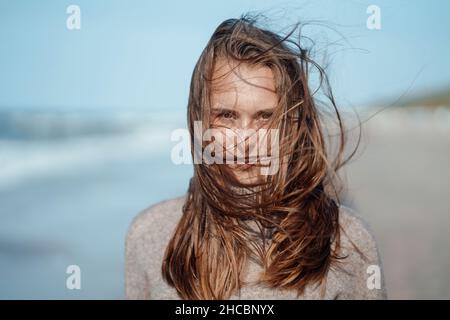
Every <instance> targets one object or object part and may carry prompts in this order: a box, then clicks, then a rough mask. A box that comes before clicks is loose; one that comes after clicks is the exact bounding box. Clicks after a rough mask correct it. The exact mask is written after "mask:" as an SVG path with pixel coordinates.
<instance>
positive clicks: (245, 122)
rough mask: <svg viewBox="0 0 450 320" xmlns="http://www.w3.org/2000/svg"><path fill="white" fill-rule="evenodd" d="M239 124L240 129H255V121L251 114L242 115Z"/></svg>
mask: <svg viewBox="0 0 450 320" xmlns="http://www.w3.org/2000/svg"><path fill="white" fill-rule="evenodd" d="M238 125H239V128H240V129H253V125H254V122H253V120H252V118H251V117H249V116H242V117H241V118H240V119H239V123H238Z"/></svg>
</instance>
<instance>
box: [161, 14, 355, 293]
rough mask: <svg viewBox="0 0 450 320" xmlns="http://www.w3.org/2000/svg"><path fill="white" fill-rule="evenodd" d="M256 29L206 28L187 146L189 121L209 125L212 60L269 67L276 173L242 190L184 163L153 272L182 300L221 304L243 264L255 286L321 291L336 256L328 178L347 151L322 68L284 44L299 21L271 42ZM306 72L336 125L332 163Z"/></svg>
mask: <svg viewBox="0 0 450 320" xmlns="http://www.w3.org/2000/svg"><path fill="white" fill-rule="evenodd" d="M256 22H257V19H256V18H255V17H250V16H248V15H243V16H241V17H240V18H238V19H228V20H226V21H224V22H222V23H221V24H220V25H219V26H218V27H217V29H216V30H215V31H214V33H213V35H212V37H211V38H210V40H209V42H208V43H207V45H206V47H205V49H204V50H203V52H202V53H201V56H200V58H199V60H198V61H197V63H196V65H195V68H194V71H193V74H192V79H191V86H190V93H189V101H188V127H189V130H190V133H191V146H194V144H195V139H196V136H195V135H194V122H195V121H202V123H203V124H204V127H203V130H205V129H206V128H207V127H209V126H211V121H210V120H211V119H210V114H211V100H210V96H211V93H212V90H213V81H214V80H216V79H213V71H214V66H215V64H216V63H217V60H218V59H227V60H228V61H231V62H237V64H238V65H239V64H242V63H244V64H249V65H251V66H264V67H269V68H270V69H271V70H272V72H273V75H274V81H275V87H276V93H277V97H278V106H277V108H276V111H275V113H274V114H273V116H272V119H271V126H272V127H275V128H278V129H279V132H280V134H279V139H280V145H279V147H280V152H279V154H280V155H282V157H281V161H280V166H279V170H278V172H277V173H276V174H274V175H272V176H267V178H266V179H265V180H264V182H263V183H258V184H257V185H255V184H253V185H245V184H242V183H239V181H236V179H234V178H233V175H232V174H231V173H230V172H229V170H228V169H227V166H223V165H218V164H205V163H200V164H194V174H193V177H192V178H191V181H190V185H189V189H188V194H187V198H186V202H185V204H184V206H183V214H182V217H181V219H180V221H179V223H178V225H177V227H176V229H175V231H174V234H173V236H172V238H171V240H170V242H169V244H168V246H167V248H166V252H165V255H164V260H163V264H162V268H161V271H162V275H163V279H164V280H165V281H166V282H167V283H168V284H169V285H170V286H172V287H174V288H175V289H176V290H177V292H178V295H179V296H180V297H181V298H182V299H227V298H229V297H230V296H231V295H233V294H234V293H236V292H237V291H238V290H239V289H240V288H241V287H242V286H244V285H245V284H246V282H245V270H246V269H245V267H246V265H247V262H248V261H249V259H253V260H254V261H256V262H257V263H258V264H260V265H261V266H262V267H263V268H262V270H263V271H262V272H261V274H260V276H259V281H260V283H262V284H264V285H265V286H267V287H269V288H278V289H286V290H295V291H296V292H297V294H298V295H299V296H300V295H301V294H303V293H304V290H305V288H306V286H307V285H309V284H311V285H312V284H317V285H320V284H322V285H325V279H326V275H327V272H328V270H329V268H330V266H331V265H332V263H333V262H337V261H339V260H340V259H341V258H344V257H340V256H339V254H338V252H339V242H340V241H339V238H340V228H339V223H338V222H339V196H338V190H337V188H336V180H338V178H337V174H336V172H337V170H338V169H339V168H340V167H342V166H343V165H344V164H345V163H346V162H347V161H348V160H349V159H350V157H351V156H353V155H354V154H355V151H356V149H355V150H354V151H353V153H351V154H350V156H349V157H348V158H347V159H345V160H344V156H343V154H344V144H345V142H346V134H345V130H344V124H343V121H342V119H341V116H340V113H339V111H338V108H337V106H336V103H335V100H334V98H333V94H332V91H331V88H330V85H329V81H328V78H327V75H326V74H325V71H324V69H323V68H322V67H321V66H320V65H319V64H317V63H316V62H314V61H313V60H312V59H311V58H310V50H309V49H306V48H303V47H302V45H301V42H300V40H301V37H300V32H299V34H298V39H296V38H295V37H294V35H295V31H296V30H298V29H299V28H298V27H299V24H296V25H295V26H294V27H293V28H292V30H290V31H289V32H288V33H287V34H286V35H285V36H281V35H279V34H277V33H274V32H272V31H269V30H267V29H264V28H262V27H259V26H258V25H257V23H256ZM313 68H315V69H316V70H318V74H319V79H320V85H319V87H321V88H322V91H323V92H324V94H325V96H326V97H327V98H328V100H329V101H330V105H331V106H332V114H333V115H335V116H336V119H337V122H336V123H337V124H338V129H339V133H338V135H337V136H338V139H337V142H338V149H337V155H336V157H335V158H334V159H333V161H332V160H331V159H330V158H331V157H330V155H329V154H328V150H327V145H326V141H325V135H324V132H323V131H324V128H323V126H322V122H321V120H320V108H319V106H318V103H317V101H316V99H315V97H314V95H315V91H312V90H311V89H310V86H309V84H308V81H309V76H310V72H311V70H312V69H313ZM194 152H195V151H194V149H192V156H193V157H194ZM252 225H253V226H256V228H255V227H252ZM322 288H324V287H322ZM323 292H324V291H323V289H322V293H323Z"/></svg>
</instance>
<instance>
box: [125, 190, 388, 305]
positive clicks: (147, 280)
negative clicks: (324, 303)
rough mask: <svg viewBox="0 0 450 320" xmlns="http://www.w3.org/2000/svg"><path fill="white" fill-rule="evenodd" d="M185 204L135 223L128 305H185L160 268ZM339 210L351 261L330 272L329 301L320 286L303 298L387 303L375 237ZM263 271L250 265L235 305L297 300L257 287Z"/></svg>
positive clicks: (154, 209)
mask: <svg viewBox="0 0 450 320" xmlns="http://www.w3.org/2000/svg"><path fill="white" fill-rule="evenodd" d="M185 199H186V196H182V197H179V198H175V199H171V200H167V201H163V202H160V203H158V204H155V205H153V206H150V207H148V208H146V209H144V210H142V211H141V212H140V213H139V214H138V215H137V216H136V217H135V218H134V219H133V221H132V223H131V225H130V227H129V229H128V233H127V238H126V243H125V296H126V298H127V299H180V297H179V296H178V294H177V292H176V290H175V289H174V288H173V287H170V286H169V285H168V284H167V283H165V282H164V280H163V279H162V276H161V265H162V261H163V256H164V252H165V248H166V246H167V244H168V242H169V240H170V238H171V236H172V234H173V232H174V230H175V227H176V225H177V223H178V221H179V219H180V218H181V215H182V206H183V204H184V201H185ZM339 210H340V211H339V213H340V215H339V224H340V226H341V227H342V229H343V231H344V232H341V250H342V251H341V253H342V254H344V255H348V257H347V258H346V259H344V260H342V261H341V264H340V267H339V268H330V269H329V271H328V273H327V276H326V286H325V295H321V293H323V289H321V288H320V287H318V286H317V285H307V286H306V289H305V291H304V293H303V295H302V296H300V298H301V299H321V298H323V299H386V298H387V295H386V288H385V282H384V274H383V268H382V264H381V259H380V256H379V252H378V249H377V245H376V241H375V239H374V237H373V235H372V231H371V230H370V228H369V227H368V225H367V224H366V223H365V222H364V220H362V219H361V218H360V217H359V216H357V214H356V213H355V212H354V211H353V210H352V209H350V208H348V207H346V206H343V205H341V206H340V208H339ZM351 243H353V244H355V245H356V246H357V248H358V249H359V250H360V251H361V252H362V253H363V254H364V256H365V258H363V256H361V254H360V253H358V251H357V250H356V249H355V248H354V246H353V245H352V244H351ZM261 271H262V267H261V266H260V265H259V264H257V263H255V262H253V261H252V260H251V259H250V260H249V262H248V266H247V268H246V274H245V280H246V283H248V284H247V285H246V286H244V287H242V288H241V289H240V291H238V292H237V293H235V294H234V295H232V296H231V297H230V299H231V300H237V299H275V300H281V299H298V297H297V296H296V292H295V291H293V290H286V289H273V288H268V287H265V286H263V285H262V284H260V283H258V282H257V279H258V273H259V272H261ZM376 277H378V278H376ZM247 281H248V282H247Z"/></svg>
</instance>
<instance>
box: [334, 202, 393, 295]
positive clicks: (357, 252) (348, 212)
mask: <svg viewBox="0 0 450 320" xmlns="http://www.w3.org/2000/svg"><path fill="white" fill-rule="evenodd" d="M339 225H340V231H341V232H340V244H339V251H338V254H339V255H340V256H341V257H344V259H342V260H340V262H339V263H338V265H337V266H335V267H336V269H335V273H334V276H335V277H336V281H337V282H336V283H341V284H342V282H345V285H344V287H345V288H346V289H345V290H343V292H342V293H341V294H340V296H341V298H345V299H386V297H387V295H386V287H385V282H384V271H383V266H382V261H381V258H380V254H379V249H378V245H377V240H376V238H375V236H374V232H373V229H372V228H371V226H370V225H369V223H368V222H367V221H366V220H365V219H363V218H362V217H361V216H360V215H359V213H358V212H357V211H356V210H354V209H352V208H350V207H347V206H345V205H340V207H339Z"/></svg>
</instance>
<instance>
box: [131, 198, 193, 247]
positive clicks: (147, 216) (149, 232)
mask: <svg viewBox="0 0 450 320" xmlns="http://www.w3.org/2000/svg"><path fill="white" fill-rule="evenodd" d="M185 200H186V195H183V196H180V197H177V198H173V199H168V200H165V201H161V202H158V203H156V204H153V205H151V206H149V207H147V208H145V209H143V210H141V211H140V212H139V213H138V214H137V215H136V216H135V217H134V218H133V220H132V221H131V223H130V225H129V227H128V231H127V236H126V245H127V247H138V246H139V247H142V246H144V245H145V244H147V243H150V242H151V243H152V245H153V246H157V245H158V243H161V244H162V245H165V241H166V240H168V238H169V237H170V235H171V233H172V231H173V230H174V228H175V227H176V225H177V223H178V221H179V219H180V217H181V215H182V209H183V205H184V202H185Z"/></svg>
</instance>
